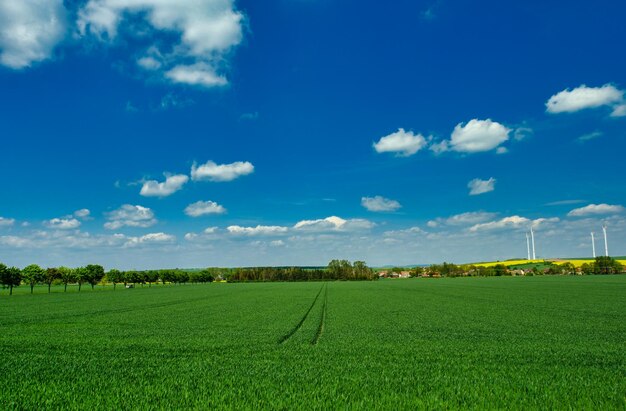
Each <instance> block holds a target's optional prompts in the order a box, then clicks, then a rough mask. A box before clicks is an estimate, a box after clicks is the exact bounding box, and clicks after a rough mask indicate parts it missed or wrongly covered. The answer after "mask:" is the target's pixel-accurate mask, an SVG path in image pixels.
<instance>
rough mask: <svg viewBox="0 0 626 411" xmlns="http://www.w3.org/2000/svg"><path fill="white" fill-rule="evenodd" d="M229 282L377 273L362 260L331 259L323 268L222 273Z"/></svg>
mask: <svg viewBox="0 0 626 411" xmlns="http://www.w3.org/2000/svg"><path fill="white" fill-rule="evenodd" d="M224 274H225V276H226V277H227V278H228V281H230V282H239V281H323V280H375V279H378V275H376V273H375V272H374V271H373V270H372V269H370V268H369V267H368V266H367V265H365V263H364V262H363V261H356V262H355V263H354V265H352V264H350V262H349V261H347V260H333V261H331V262H330V263H329V264H328V267H327V268H326V269H325V270H323V269H319V268H312V269H307V268H302V267H249V268H237V269H235V270H234V271H233V272H227V273H224Z"/></svg>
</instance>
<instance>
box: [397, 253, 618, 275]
mask: <svg viewBox="0 0 626 411" xmlns="http://www.w3.org/2000/svg"><path fill="white" fill-rule="evenodd" d="M544 264H545V265H546V267H544V268H542V269H540V268H538V267H537V266H536V265H533V266H532V267H530V268H523V267H520V268H514V267H507V266H506V265H504V264H495V265H493V266H488V267H486V266H477V265H472V264H460V265H457V264H452V263H446V262H444V263H442V264H433V265H430V266H428V267H414V268H412V269H411V270H410V271H409V272H410V274H411V276H412V277H420V276H428V277H499V276H510V275H515V274H517V273H519V271H520V270H523V272H524V275H531V276H532V275H575V274H587V275H590V274H596V275H601V274H619V273H622V272H624V266H623V265H622V264H620V263H619V261H617V260H615V259H614V258H611V257H596V259H595V260H594V261H593V262H591V263H584V264H582V266H581V267H580V269H577V268H576V266H575V265H574V264H572V263H570V262H565V263H562V264H556V263H552V262H545V263H544ZM401 271H404V269H402V268H399V267H394V268H392V269H391V270H389V272H392V273H394V272H395V273H400V272H401Z"/></svg>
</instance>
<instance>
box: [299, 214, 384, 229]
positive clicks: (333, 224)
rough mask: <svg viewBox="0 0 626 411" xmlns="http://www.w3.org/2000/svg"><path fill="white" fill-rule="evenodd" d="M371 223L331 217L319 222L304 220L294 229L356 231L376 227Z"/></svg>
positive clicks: (363, 220) (356, 219) (358, 219)
mask: <svg viewBox="0 0 626 411" xmlns="http://www.w3.org/2000/svg"><path fill="white" fill-rule="evenodd" d="M374 225H375V224H374V223H372V222H371V221H368V220H365V219H360V218H354V219H349V220H345V219H343V218H341V217H337V216H331V217H326V218H321V219H318V220H302V221H299V222H297V223H296V224H295V225H294V226H293V228H294V229H296V230H309V231H356V230H367V229H370V228H372V227H374Z"/></svg>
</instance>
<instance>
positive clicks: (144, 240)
mask: <svg viewBox="0 0 626 411" xmlns="http://www.w3.org/2000/svg"><path fill="white" fill-rule="evenodd" d="M126 238H127V240H126V243H125V244H124V247H136V246H138V245H142V244H162V243H173V242H174V241H176V237H174V236H173V235H171V234H165V233H149V234H146V235H143V236H141V237H126Z"/></svg>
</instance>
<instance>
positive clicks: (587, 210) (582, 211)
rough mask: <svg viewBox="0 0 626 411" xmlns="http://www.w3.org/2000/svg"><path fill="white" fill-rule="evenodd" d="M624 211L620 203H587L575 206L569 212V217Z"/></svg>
mask: <svg viewBox="0 0 626 411" xmlns="http://www.w3.org/2000/svg"><path fill="white" fill-rule="evenodd" d="M623 211H624V207H623V206H621V205H611V204H589V205H587V206H584V207H580V208H575V209H573V210H572V211H570V212H569V213H567V215H568V216H570V217H582V216H590V215H602V214H616V213H621V212H623Z"/></svg>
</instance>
